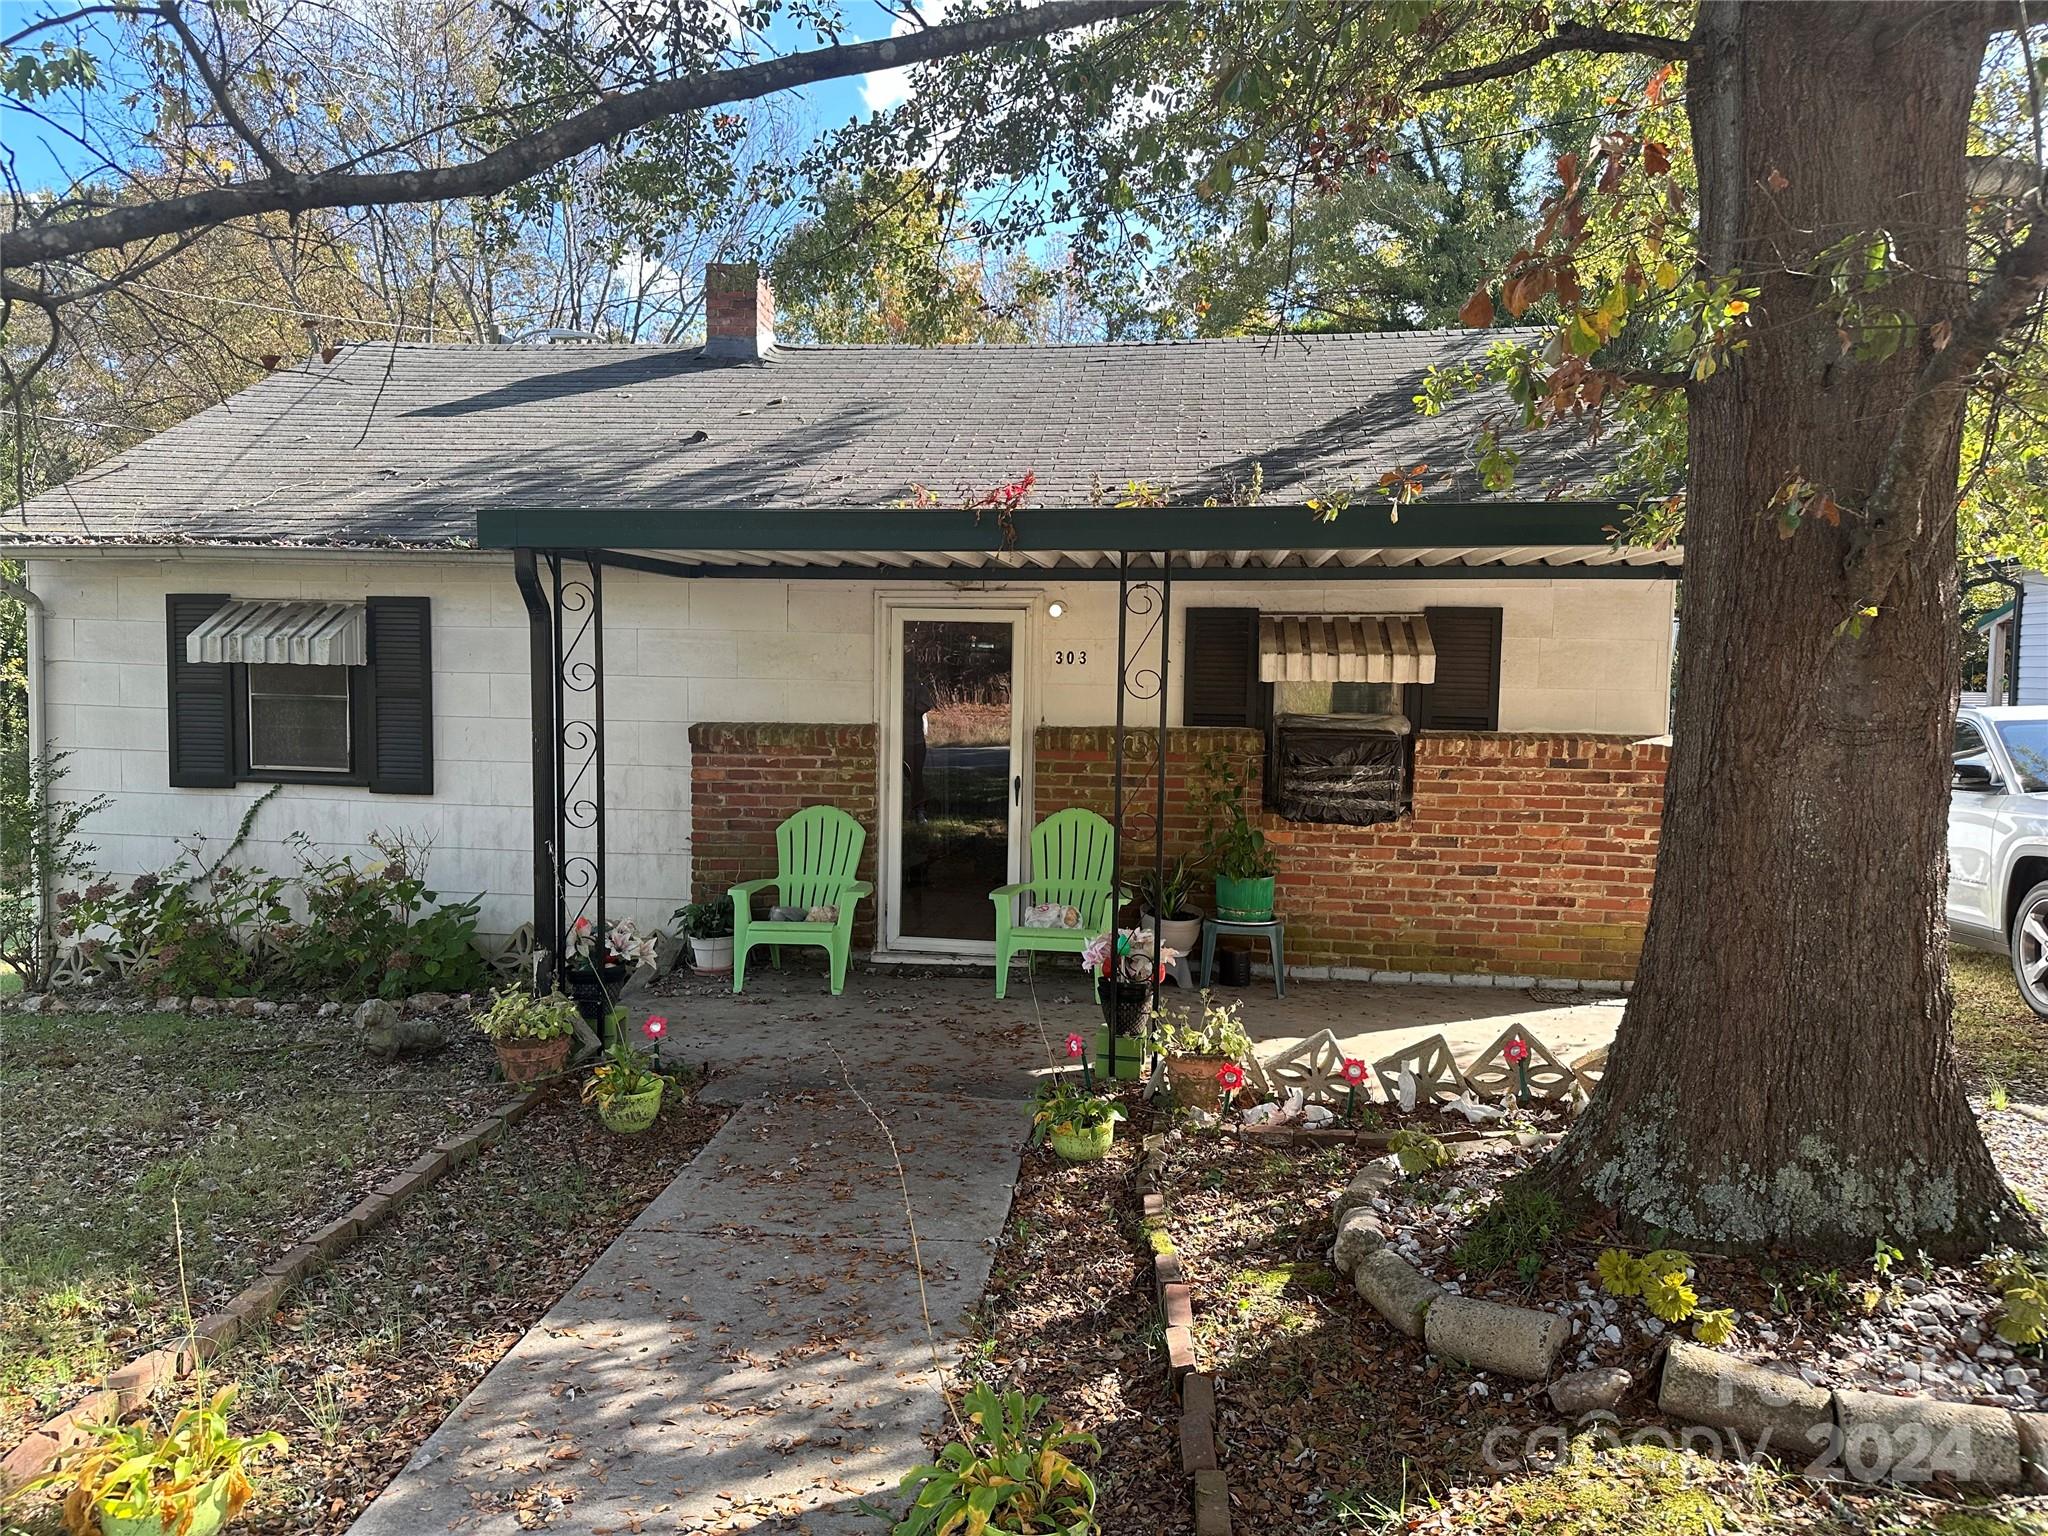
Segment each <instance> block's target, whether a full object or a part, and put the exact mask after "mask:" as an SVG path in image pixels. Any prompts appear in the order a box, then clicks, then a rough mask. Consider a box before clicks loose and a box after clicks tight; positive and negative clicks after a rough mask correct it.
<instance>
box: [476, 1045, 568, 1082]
mask: <svg viewBox="0 0 2048 1536" xmlns="http://www.w3.org/2000/svg"><path fill="white" fill-rule="evenodd" d="M492 1043H493V1044H495V1045H496V1046H497V1048H498V1066H499V1067H500V1068H501V1069H503V1071H504V1073H505V1081H506V1082H508V1083H535V1082H539V1081H540V1080H541V1079H542V1078H544V1077H553V1076H554V1075H555V1074H556V1073H557V1072H559V1071H561V1070H562V1068H564V1067H566V1066H567V1065H568V1064H569V1036H567V1035H557V1036H555V1038H554V1039H552V1040H498V1041H494V1042H492Z"/></svg>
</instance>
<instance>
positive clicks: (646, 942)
mask: <svg viewBox="0 0 2048 1536" xmlns="http://www.w3.org/2000/svg"><path fill="white" fill-rule="evenodd" d="M653 964H654V940H653V939H652V938H642V937H641V936H640V930H639V929H638V928H636V927H634V926H633V924H632V922H631V920H629V919H626V918H619V919H616V920H614V921H612V922H609V923H607V924H606V925H605V926H604V927H603V928H602V929H600V928H599V927H598V926H597V925H596V924H595V923H593V922H592V921H591V920H590V919H589V918H587V917H579V918H577V919H576V921H575V922H573V923H571V924H570V925H569V963H568V965H567V966H565V967H564V971H565V972H566V974H565V976H564V978H563V979H564V980H565V981H566V982H567V983H568V987H569V995H570V996H571V997H573V998H575V999H576V1006H577V1007H578V1008H579V1009H581V1010H582V1012H583V1017H584V1018H586V1019H588V1020H589V1021H590V1022H591V1023H593V1024H602V1023H603V1022H604V1021H605V1020H606V1019H607V1018H609V1017H610V1016H611V1012H612V1010H613V1008H615V1007H616V1006H617V1004H618V999H619V993H620V991H621V990H622V989H623V988H624V987H625V985H626V983H627V982H628V981H629V980H630V979H631V978H632V975H633V973H634V972H635V971H637V970H639V969H640V967H641V966H643V965H646V966H651V965H653Z"/></svg>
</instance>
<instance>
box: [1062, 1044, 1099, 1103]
mask: <svg viewBox="0 0 2048 1536" xmlns="http://www.w3.org/2000/svg"><path fill="white" fill-rule="evenodd" d="M1076 1056H1078V1057H1080V1058H1081V1081H1082V1083H1083V1084H1084V1085H1086V1087H1087V1089H1088V1091H1089V1092H1090V1093H1093V1092H1094V1091H1095V1072H1094V1069H1093V1068H1092V1067H1090V1066H1089V1064H1088V1042H1087V1041H1085V1040H1083V1039H1082V1038H1081V1037H1080V1036H1079V1035H1074V1034H1070V1035H1068V1036H1067V1057H1068V1059H1069V1060H1072V1059H1073V1058H1074V1057H1076Z"/></svg>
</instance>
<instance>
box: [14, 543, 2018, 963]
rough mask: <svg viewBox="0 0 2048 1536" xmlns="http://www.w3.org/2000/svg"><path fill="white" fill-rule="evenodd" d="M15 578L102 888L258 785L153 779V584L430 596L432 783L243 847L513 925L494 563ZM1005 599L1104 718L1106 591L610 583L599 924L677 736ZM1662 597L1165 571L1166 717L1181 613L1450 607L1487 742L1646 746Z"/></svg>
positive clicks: (634, 863) (651, 881)
mask: <svg viewBox="0 0 2048 1536" xmlns="http://www.w3.org/2000/svg"><path fill="white" fill-rule="evenodd" d="M28 579H29V584H30V586H31V588H32V590H34V591H35V593H36V594H37V595H38V596H39V597H41V599H42V600H43V602H44V604H45V608H46V612H47V618H46V620H45V626H44V631H43V634H44V648H43V649H44V654H43V660H42V686H43V688H44V697H43V702H44V728H45V730H46V733H47V736H48V739H49V742H50V744H51V745H52V746H54V747H56V748H58V749H60V750H64V751H67V752H69V753H70V754H71V756H70V759H69V763H68V774H67V777H66V779H65V781H64V786H63V788H64V792H65V794H66V795H67V796H70V797H76V798H83V797H87V796H91V795H94V794H105V795H107V796H108V797H109V798H110V800H111V801H112V803H111V804H110V805H109V806H108V808H107V809H106V810H105V811H104V812H102V813H101V814H100V815H99V816H98V817H96V818H95V819H94V820H93V822H92V823H91V824H90V832H89V836H90V840H91V841H93V842H94V843H95V844H97V846H98V850H99V851H98V854H97V860H96V861H97V863H98V864H99V866H100V867H101V868H103V869H105V870H106V871H108V872H109V873H112V874H114V875H117V876H123V877H125V876H132V875H134V874H136V873H139V872H141V871H143V870H149V869H160V868H162V867H164V866H165V865H167V864H168V863H169V862H170V861H171V860H173V859H174V858H176V857H177V855H178V850H179V845H180V844H181V842H184V841H187V840H189V839H191V838H192V837H195V836H197V837H201V838H204V839H207V840H208V844H209V847H210V848H211V849H212V850H213V852H214V853H215V854H217V853H218V851H219V849H220V848H221V847H222V846H223V844H224V842H225V840H226V839H227V838H228V837H230V836H232V834H233V832H234V829H235V827H236V825H237V824H238V823H239V822H240V820H241V818H242V816H243V814H244V812H245V811H246V810H247V809H248V807H249V805H250V804H251V802H253V801H254V800H255V799H256V798H257V797H258V796H259V795H261V794H262V793H263V790H264V787H265V786H263V785H260V784H253V783H252V784H244V785H242V786H239V787H237V788H234V789H213V790H206V789H172V788H171V787H170V785H169V754H168V749H167V746H166V740H165V738H166V732H167V729H168V722H167V718H166V705H165V675H164V673H165V629H164V598H165V595H166V594H167V593H171V592H225V593H229V594H231V595H233V596H235V597H238V598H264V597H305V598H331V599H355V598H361V597H367V596H394V597H420V596H424V597H427V598H429V599H431V600H432V620H433V646H434V668H435V675H434V749H435V767H434V776H435V793H434V795H433V796H432V797H431V798H423V797H417V796H408V795H378V794H372V793H371V792H370V791H368V790H367V789H363V788H359V787H342V786H337V787H334V788H326V787H322V786H318V785H296V784H295V785H287V786H285V787H284V789H283V790H282V791H281V792H280V793H279V794H278V796H277V797H276V798H275V799H274V800H272V801H271V802H270V803H269V804H268V805H266V806H265V807H264V809H263V811H262V813H261V814H260V815H259V817H258V819H257V822H256V824H255V826H254V828H253V831H252V836H251V838H250V841H249V843H248V844H247V845H246V847H245V850H244V856H245V857H247V858H249V859H251V860H253V861H256V862H261V863H265V864H268V865H270V866H272V867H275V868H280V869H290V868H292V867H294V863H293V859H292V857H291V852H290V846H289V839H290V837H291V835H292V834H293V833H294V832H303V833H304V834H305V835H307V836H308V837H310V838H312V839H313V840H314V841H316V842H318V843H320V844H322V845H324V846H325V847H327V848H329V849H332V850H358V849H361V848H362V847H363V846H364V844H365V840H366V839H367V837H368V835H369V834H370V833H371V832H373V831H376V830H379V829H394V830H396V829H403V830H406V831H409V832H412V833H414V834H416V835H419V836H421V837H426V838H430V839H431V840H432V842H433V844H434V855H433V863H432V866H431V875H432V877H433V879H434V880H435V881H436V882H437V883H438V884H439V886H440V887H441V889H442V890H443V891H444V892H446V893H448V894H450V895H463V896H467V895H471V894H481V895H482V896H483V898H484V913H483V926H484V928H485V930H486V931H487V932H492V933H506V932H509V931H510V930H511V929H513V928H514V927H516V926H517V925H518V924H519V923H521V922H523V921H525V920H526V919H527V918H528V917H529V916H531V908H532V896H531V890H530V882H531V872H532V813H531V809H530V806H531V789H532V761H531V750H530V742H531V736H530V731H529V715H528V700H529V691H528V682H527V676H526V656H527V649H526V642H527V630H526V610H525V606H524V604H523V603H522V602H521V600H520V596H519V592H518V589H517V587H516V586H515V584H514V582H513V579H512V567H511V562H510V560H509V559H508V558H505V557H503V556H499V555H494V554H483V553H477V554H467V555H455V554H451V555H446V556H427V555H419V554H395V553H394V554H391V555H370V554H363V553H348V554H342V553H336V554H334V555H329V556H307V555H303V554H297V553H290V552H276V553H273V552H268V551H266V552H262V553H254V552H252V553H249V554H236V555H232V556H227V555H221V554H218V553H213V552H202V551H189V552H180V553H176V554H166V555H157V554H154V553H152V554H150V555H148V556H146V557H139V556H132V555H97V554H86V553H79V554H75V555H73V554H63V555H56V554H53V555H49V556H44V557H37V558H34V559H32V560H30V561H29V563H28ZM1022 594H1029V595H1030V597H1031V599H1032V608H1031V612H1030V616H1029V619H1028V621H1027V622H1026V624H1025V625H1024V627H1023V630H1022V632H1021V633H1020V638H1019V651H1020V657H1021V658H1022V659H1021V661H1020V665H1019V669H1018V670H1019V675H1020V680H1021V681H1022V682H1023V683H1024V684H1025V685H1026V686H1027V687H1028V689H1029V690H1030V691H1029V694H1028V701H1029V704H1030V707H1031V708H1032V710H1033V711H1034V713H1035V715H1036V717H1037V719H1038V720H1039V721H1040V722H1042V723H1045V724H1051V725H1102V724H1107V723H1109V722H1110V721H1111V720H1113V719H1114V717H1115V707H1116V700H1115V692H1114V684H1115V673H1116V588H1115V585H1114V583H1102V582H1070V583H1065V584H1061V583H1057V582H1046V583H1034V582H1018V583H1016V584H1014V585H1011V586H1006V587H997V588H993V589H988V590H957V589H955V588H952V587H949V586H943V585H937V584H925V585H920V586H906V585H903V584H897V585H894V586H884V585H878V584H876V583H873V582H836V581H835V582H821V581H794V582H778V581H677V580H673V579H669V578H664V577H660V576H651V575H642V574H638V573H633V572H624V571H608V572H606V574H605V581H604V613H605V660H606V668H605V670H606V681H605V689H606V714H607V718H608V721H609V729H608V734H607V738H606V752H607V764H608V769H607V776H606V777H607V817H608V841H609V844H610V848H611V854H610V858H609V883H610V905H611V909H612V913H613V915H625V916H631V917H633V918H635V919H636V920H638V921H640V922H642V923H646V924H658V923H665V922H666V921H667V919H668V917H669V914H670V912H671V911H672V910H673V908H674V907H675V905H676V904H677V902H678V901H680V900H682V899H683V898H684V896H685V895H686V893H687V892H688V890H689V887H690V880H689V862H688V861H689V848H688V842H689V826H690V780H689V728H690V725H691V724H692V723H693V722H697V721H717V720H725V721H731V720H750V721H758V720H781V721H801V722H813V723H830V724H861V723H871V722H873V721H875V720H877V719H879V718H881V714H882V708H883V704H882V699H881V692H882V683H881V682H880V677H881V676H882V675H883V668H882V665H881V664H882V657H883V646H882V640H881V636H882V613H883V606H884V600H885V598H887V599H891V600H900V601H903V602H907V603H914V604H916V605H917V606H920V607H949V606H955V605H958V606H966V607H972V606H974V605H975V604H976V603H977V602H980V603H988V602H990V601H992V600H1000V599H1002V598H1015V597H1017V596H1019V595H1022ZM1672 594H1673V586H1672V584H1671V583H1669V582H1663V581H1655V582H1644V581H1611V580H1609V581H1570V580H1563V581H1556V582H1551V581H1497V582H1486V581H1456V580H1454V581H1443V582H1426V581H1400V582H1391V581H1380V582H1373V581H1353V582H1332V583H1330V584H1329V585H1327V586H1320V585H1315V584H1311V583H1306V582H1288V583H1279V582H1275V583H1265V584H1253V583H1196V582H1183V583H1181V584H1179V585H1178V586H1177V587H1176V588H1175V591H1174V606H1175V610H1176V615H1175V618H1176V622H1175V624H1174V638H1175V651H1174V662H1175V666H1174V669H1173V672H1172V676H1171V678H1170V682H1169V690H1168V713H1169V718H1170V719H1171V720H1172V721H1173V722H1175V723H1178V722H1179V720H1180V678H1179V671H1178V664H1179V661H1180V655H1181V651H1180V637H1181V624H1180V622H1179V621H1180V618H1181V616H1182V615H1184V613H1185V611H1186V609H1187V608H1188V607H1201V606H1230V607H1259V608H1263V609H1265V610H1267V611H1271V612H1293V613H1318V612H1323V613H1383V612H1385V613H1392V612H1410V611H1415V610H1419V609H1421V608H1423V607H1426V606H1429V605H1431V604H1447V605H1463V606H1499V607H1500V608H1502V609H1503V610H1504V621H1503V638H1502V663H1501V670H1502V676H1501V728H1502V729H1503V730H1515V731H1538V730H1555V731H1603V732H1624V733H1631V734H1641V735H1657V734H1661V733H1662V732H1663V731H1664V730H1665V727H1666V700H1667V693H1668V680H1669V677H1670V668H1671V612H1672V606H1671V605H1672ZM1055 599H1057V600H1059V601H1060V602H1061V603H1062V604H1063V605H1064V607H1065V610H1066V611H1065V613H1064V615H1063V616H1062V617H1061V618H1059V619H1057V620H1054V619H1052V618H1050V617H1049V616H1048V614H1047V611H1046V605H1047V604H1048V603H1050V602H1051V601H1053V600H1055ZM2043 607H2044V609H2048V603H2044V604H2043ZM1134 633H1135V631H1134ZM1056 653H1057V655H1056ZM1084 654H1085V658H1086V659H1085V660H1081V659H1080V658H1081V656H1082V655H1084ZM1069 656H1072V657H1073V658H1074V659H1073V660H1072V661H1068V660H1067V659H1066V658H1067V657H1069Z"/></svg>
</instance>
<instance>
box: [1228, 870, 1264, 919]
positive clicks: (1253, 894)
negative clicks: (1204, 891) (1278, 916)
mask: <svg viewBox="0 0 2048 1536" xmlns="http://www.w3.org/2000/svg"><path fill="white" fill-rule="evenodd" d="M1273 879H1274V877H1273V876H1271V875H1261V876H1260V877H1259V878H1258V879H1256V880H1232V879H1231V878H1230V877H1229V876H1227V875H1218V876H1217V877H1216V915H1217V916H1218V917H1220V918H1222V919H1223V921H1225V922H1226V923H1266V922H1271V921H1272V920H1273Z"/></svg>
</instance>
